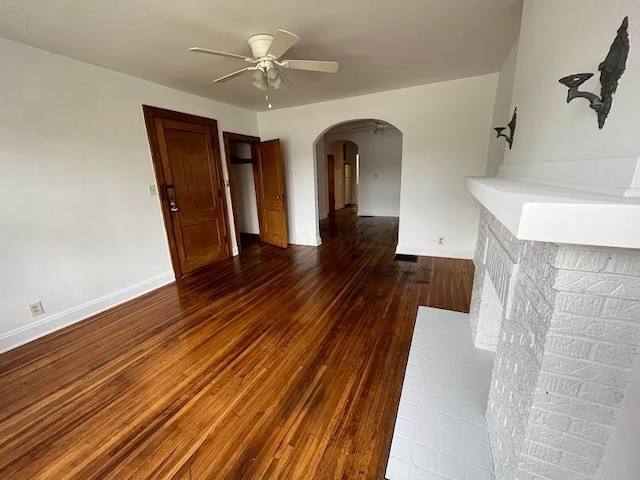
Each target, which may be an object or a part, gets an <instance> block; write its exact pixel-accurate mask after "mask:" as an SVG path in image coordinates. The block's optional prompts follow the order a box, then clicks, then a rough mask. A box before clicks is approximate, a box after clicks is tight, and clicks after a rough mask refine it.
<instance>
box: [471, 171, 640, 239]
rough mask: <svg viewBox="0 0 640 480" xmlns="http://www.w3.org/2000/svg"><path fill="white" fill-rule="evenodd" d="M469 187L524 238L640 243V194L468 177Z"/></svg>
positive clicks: (496, 178) (516, 235) (492, 211)
mask: <svg viewBox="0 0 640 480" xmlns="http://www.w3.org/2000/svg"><path fill="white" fill-rule="evenodd" d="M465 183H466V186H467V189H468V190H469V192H471V194H472V195H473V196H474V197H476V198H477V199H478V201H479V202H480V203H481V204H482V205H484V207H485V208H486V209H487V210H489V211H490V212H491V213H492V214H493V215H494V216H495V217H496V218H497V219H498V220H500V222H502V223H503V224H504V225H505V226H506V227H507V228H508V229H509V231H511V233H512V234H513V235H514V236H515V237H516V238H518V239H520V240H534V241H540V242H552V243H569V244H576V245H596V246H603V247H621V248H635V249H638V248H640V198H638V197H621V196H613V195H603V194H598V193H592V192H586V191H581V190H573V189H570V188H563V187H555V186H550V185H543V184H539V183H530V182H524V181H520V180H512V179H508V178H500V177H467V178H466V179H465Z"/></svg>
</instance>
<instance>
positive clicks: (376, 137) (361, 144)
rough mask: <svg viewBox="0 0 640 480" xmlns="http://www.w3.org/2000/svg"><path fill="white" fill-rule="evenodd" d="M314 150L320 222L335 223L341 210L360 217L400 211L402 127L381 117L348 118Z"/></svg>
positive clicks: (319, 231) (327, 133)
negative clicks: (333, 219) (397, 126)
mask: <svg viewBox="0 0 640 480" xmlns="http://www.w3.org/2000/svg"><path fill="white" fill-rule="evenodd" d="M314 151H315V157H316V158H315V159H316V163H315V167H316V182H317V184H316V187H317V189H316V191H317V197H316V202H317V211H318V219H319V222H331V220H332V218H333V216H334V215H336V213H337V212H340V214H341V216H344V215H348V214H350V215H354V216H357V217H359V218H364V217H396V218H397V217H399V216H400V178H401V170H402V132H401V131H400V130H399V129H397V128H396V127H395V126H393V125H392V124H391V123H389V122H385V121H383V120H377V119H362V120H351V121H346V122H342V123H339V124H337V125H334V126H332V127H329V128H328V129H327V130H325V131H324V133H322V134H321V135H320V136H319V137H318V139H317V140H316V142H315V144H314ZM343 224H345V223H344V222H343ZM346 224H348V225H357V224H358V223H357V222H351V223H349V222H347V223H346ZM320 236H321V229H320V225H318V237H320Z"/></svg>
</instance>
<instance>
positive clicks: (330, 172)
mask: <svg viewBox="0 0 640 480" xmlns="http://www.w3.org/2000/svg"><path fill="white" fill-rule="evenodd" d="M335 168H336V160H335V157H334V156H333V155H332V154H331V153H330V154H328V155H327V184H328V185H329V213H333V212H335V211H336V179H335V173H336V172H335Z"/></svg>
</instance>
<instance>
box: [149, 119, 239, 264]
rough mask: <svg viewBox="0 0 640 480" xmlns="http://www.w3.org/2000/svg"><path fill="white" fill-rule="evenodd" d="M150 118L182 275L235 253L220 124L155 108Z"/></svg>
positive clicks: (172, 240) (168, 225)
mask: <svg viewBox="0 0 640 480" xmlns="http://www.w3.org/2000/svg"><path fill="white" fill-rule="evenodd" d="M147 109H149V110H147ZM145 118H146V120H147V128H148V130H149V139H150V142H151V145H152V151H153V152H154V155H153V157H154V165H155V169H156V177H157V178H158V183H159V185H160V188H161V190H162V191H161V193H162V200H163V202H162V206H163V214H164V218H165V227H166V230H167V235H168V238H169V246H170V250H171V257H172V261H173V264H174V270H175V272H176V276H177V277H182V276H184V275H186V274H188V273H190V272H193V271H194V270H196V269H198V268H201V267H204V266H205V265H208V264H210V263H213V262H215V261H217V260H221V259H223V258H227V257H229V254H230V247H229V229H228V225H227V214H226V212H227V209H226V201H225V198H224V183H223V180H222V165H221V162H220V153H219V150H218V149H219V146H218V136H217V125H216V122H215V120H210V119H204V118H201V117H194V116H191V115H186V114H179V113H177V112H167V111H164V110H160V109H155V108H153V107H146V108H145Z"/></svg>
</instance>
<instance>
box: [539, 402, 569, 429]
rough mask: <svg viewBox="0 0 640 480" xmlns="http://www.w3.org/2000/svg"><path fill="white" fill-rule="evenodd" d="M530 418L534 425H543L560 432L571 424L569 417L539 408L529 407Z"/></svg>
mask: <svg viewBox="0 0 640 480" xmlns="http://www.w3.org/2000/svg"><path fill="white" fill-rule="evenodd" d="M530 420H531V422H532V423H534V424H536V425H544V426H547V427H550V428H553V429H555V430H560V431H561V432H566V431H567V430H568V429H569V425H570V424H571V420H572V419H571V417H569V416H568V415H563V414H561V413H557V412H549V411H547V410H541V409H540V408H536V407H535V406H534V408H532V409H531V416H530Z"/></svg>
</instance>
